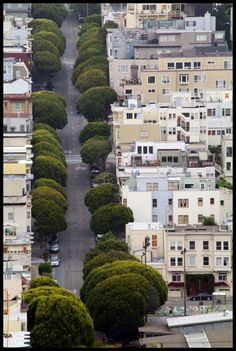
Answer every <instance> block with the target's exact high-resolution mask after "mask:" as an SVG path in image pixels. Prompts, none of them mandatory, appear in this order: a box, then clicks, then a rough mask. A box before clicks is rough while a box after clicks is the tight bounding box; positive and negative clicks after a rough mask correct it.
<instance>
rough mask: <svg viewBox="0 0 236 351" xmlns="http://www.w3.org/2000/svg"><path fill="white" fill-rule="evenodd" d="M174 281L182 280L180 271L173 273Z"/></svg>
mask: <svg viewBox="0 0 236 351" xmlns="http://www.w3.org/2000/svg"><path fill="white" fill-rule="evenodd" d="M172 282H181V275H180V274H179V273H175V274H172Z"/></svg>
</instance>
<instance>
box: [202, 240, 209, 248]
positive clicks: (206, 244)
mask: <svg viewBox="0 0 236 351" xmlns="http://www.w3.org/2000/svg"><path fill="white" fill-rule="evenodd" d="M203 250H209V241H203Z"/></svg>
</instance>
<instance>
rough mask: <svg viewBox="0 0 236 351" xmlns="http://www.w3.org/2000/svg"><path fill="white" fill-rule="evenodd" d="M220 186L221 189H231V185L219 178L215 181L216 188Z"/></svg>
mask: <svg viewBox="0 0 236 351" xmlns="http://www.w3.org/2000/svg"><path fill="white" fill-rule="evenodd" d="M220 186H222V187H223V188H227V189H233V184H232V183H230V182H229V181H228V180H227V179H225V178H224V177H219V178H218V179H217V181H216V187H217V188H219V187H220Z"/></svg>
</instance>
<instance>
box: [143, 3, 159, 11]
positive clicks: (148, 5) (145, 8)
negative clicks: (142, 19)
mask: <svg viewBox="0 0 236 351" xmlns="http://www.w3.org/2000/svg"><path fill="white" fill-rule="evenodd" d="M145 10H149V11H156V5H153V4H147V5H143V11H145Z"/></svg>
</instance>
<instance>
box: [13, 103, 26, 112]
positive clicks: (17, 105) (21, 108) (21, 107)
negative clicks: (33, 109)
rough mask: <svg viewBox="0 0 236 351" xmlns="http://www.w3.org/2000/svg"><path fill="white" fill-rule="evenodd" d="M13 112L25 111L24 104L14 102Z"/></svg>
mask: <svg viewBox="0 0 236 351" xmlns="http://www.w3.org/2000/svg"><path fill="white" fill-rule="evenodd" d="M12 111H13V112H23V111H24V103H23V102H13V103H12Z"/></svg>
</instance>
